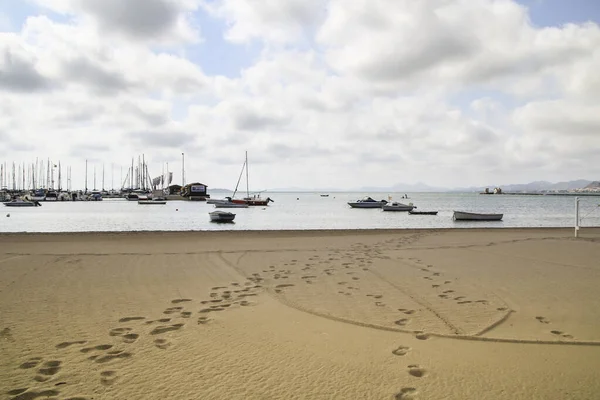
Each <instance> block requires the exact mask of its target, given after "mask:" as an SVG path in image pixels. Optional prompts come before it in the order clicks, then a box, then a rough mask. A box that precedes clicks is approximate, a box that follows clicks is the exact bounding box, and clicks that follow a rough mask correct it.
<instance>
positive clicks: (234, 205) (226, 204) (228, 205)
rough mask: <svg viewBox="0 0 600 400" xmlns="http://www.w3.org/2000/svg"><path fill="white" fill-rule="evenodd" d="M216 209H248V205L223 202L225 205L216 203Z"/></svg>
mask: <svg viewBox="0 0 600 400" xmlns="http://www.w3.org/2000/svg"><path fill="white" fill-rule="evenodd" d="M215 208H248V204H246V203H232V202H231V203H230V202H223V203H215Z"/></svg>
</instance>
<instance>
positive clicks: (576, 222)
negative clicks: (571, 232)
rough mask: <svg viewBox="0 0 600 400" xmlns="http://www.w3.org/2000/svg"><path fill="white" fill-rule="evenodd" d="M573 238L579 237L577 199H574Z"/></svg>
mask: <svg viewBox="0 0 600 400" xmlns="http://www.w3.org/2000/svg"><path fill="white" fill-rule="evenodd" d="M575 237H579V197H575Z"/></svg>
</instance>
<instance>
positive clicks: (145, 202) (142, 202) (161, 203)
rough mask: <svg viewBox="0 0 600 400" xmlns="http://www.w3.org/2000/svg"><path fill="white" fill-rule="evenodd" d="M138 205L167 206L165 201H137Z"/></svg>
mask: <svg viewBox="0 0 600 400" xmlns="http://www.w3.org/2000/svg"><path fill="white" fill-rule="evenodd" d="M138 204H139V205H144V206H147V205H152V204H157V205H164V204H167V201H166V200H138Z"/></svg>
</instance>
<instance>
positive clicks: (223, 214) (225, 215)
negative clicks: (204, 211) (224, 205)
mask: <svg viewBox="0 0 600 400" xmlns="http://www.w3.org/2000/svg"><path fill="white" fill-rule="evenodd" d="M208 215H209V216H210V220H211V221H212V222H233V220H234V219H235V214H234V213H230V212H228V211H212V212H209V213H208Z"/></svg>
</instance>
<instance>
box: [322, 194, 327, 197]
mask: <svg viewBox="0 0 600 400" xmlns="http://www.w3.org/2000/svg"><path fill="white" fill-rule="evenodd" d="M321 197H329V195H328V194H322V195H321Z"/></svg>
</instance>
